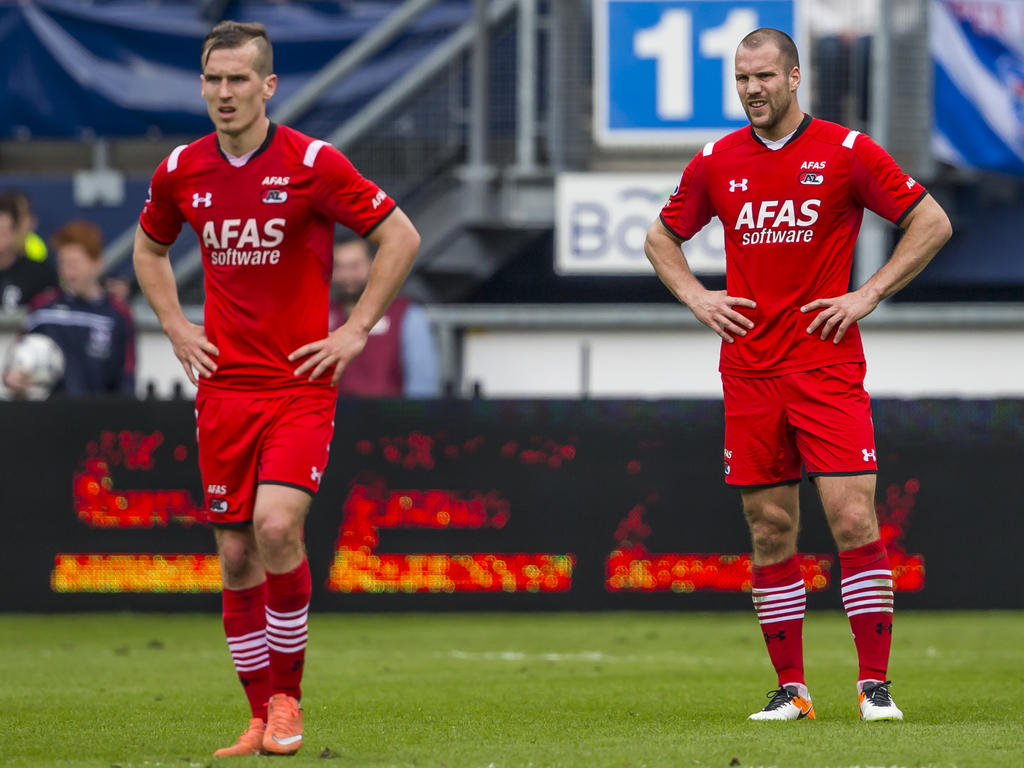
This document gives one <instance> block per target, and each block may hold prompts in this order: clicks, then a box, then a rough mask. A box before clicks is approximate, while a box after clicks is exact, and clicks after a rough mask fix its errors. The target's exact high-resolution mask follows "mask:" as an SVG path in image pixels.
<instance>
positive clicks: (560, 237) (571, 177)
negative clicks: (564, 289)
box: [555, 173, 725, 275]
mask: <svg viewBox="0 0 1024 768" xmlns="http://www.w3.org/2000/svg"><path fill="white" fill-rule="evenodd" d="M678 182H679V175H673V174H661V173H562V174H559V176H558V179H557V180H556V183H555V271H556V272H558V274H560V275H586V274H589V275H639V274H646V275H650V274H654V268H653V267H651V264H650V262H649V261H648V260H647V257H646V256H645V255H644V236H645V235H646V234H647V229H648V227H650V226H651V223H652V222H654V221H655V220H656V219H657V218H658V215H659V214H660V213H661V208H662V206H664V205H665V202H666V201H667V200H668V198H669V195H671V194H672V192H673V190H674V189H675V188H676V184H677V183H678ZM683 252H684V253H685V254H686V260H687V262H688V263H689V265H690V269H692V270H693V271H694V272H695V273H697V274H706V275H709V274H711V275H722V274H725V232H724V231H723V230H722V224H721V222H720V221H719V220H718V219H717V218H716V219H712V220H711V222H710V223H709V224H708V225H707V226H706V227H704V229H702V230H701V231H700V232H699V233H697V235H696V236H694V237H693V238H691V239H690V240H687V241H686V242H685V243H683Z"/></svg>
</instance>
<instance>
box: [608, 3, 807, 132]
mask: <svg viewBox="0 0 1024 768" xmlns="http://www.w3.org/2000/svg"><path fill="white" fill-rule="evenodd" d="M797 6H798V3H797V0H748V1H747V2H730V1H729V0H595V3H594V105H595V109H594V137H595V139H596V140H597V142H598V143H599V144H604V145H619V146H628V145H643V144H696V143H703V142H706V141H711V140H712V139H715V138H718V137H719V136H721V135H722V134H723V133H725V132H728V131H730V130H734V129H736V128H739V127H740V126H742V125H744V124H745V123H746V118H745V116H744V114H743V108H742V106H741V105H740V101H739V97H738V96H737V95H736V86H735V79H734V76H733V59H734V56H735V53H736V46H737V45H738V44H739V41H740V40H742V39H743V37H744V36H745V35H746V34H747V33H748V32H752V31H753V30H755V29H757V28H758V27H776V28H777V29H781V30H783V31H784V32H786V33H788V34H790V35H791V36H793V39H794V40H795V41H796V43H797V46H798V47H799V48H800V54H801V64H802V67H801V70H802V72H803V73H804V74H805V75H806V72H807V63H806V62H805V61H803V58H804V57H805V56H806V55H807V54H808V53H810V51H809V50H807V47H806V46H804V45H802V44H801V42H802V41H801V38H802V37H803V35H801V34H799V32H800V31H801V29H800V27H801V25H800V23H799V21H800V20H799V19H798V18H797V12H798V8H797ZM800 96H801V99H800V103H801V106H802V107H804V109H805V110H806V109H807V105H806V104H805V103H804V102H806V101H807V100H808V96H809V91H808V89H807V88H806V87H801V89H800Z"/></svg>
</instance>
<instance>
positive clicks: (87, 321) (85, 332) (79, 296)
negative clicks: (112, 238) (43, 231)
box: [4, 220, 135, 397]
mask: <svg viewBox="0 0 1024 768" xmlns="http://www.w3.org/2000/svg"><path fill="white" fill-rule="evenodd" d="M53 247H54V251H55V252H56V256H57V272H58V275H59V277H60V288H52V289H49V290H47V291H44V292H43V293H41V294H39V295H38V296H36V298H35V299H33V300H32V301H31V302H30V304H29V308H28V309H29V311H28V314H27V315H26V316H25V320H24V323H23V325H22V332H23V333H41V334H44V335H46V336H49V337H50V338H52V339H53V340H54V341H55V342H57V345H58V346H59V347H60V349H61V351H62V352H63V353H64V376H63V378H62V379H61V380H60V381H58V382H57V384H56V386H55V388H54V392H57V393H61V394H64V395H67V396H71V397H82V396H87V395H95V394H104V393H108V394H113V393H120V394H124V395H134V393H135V322H134V320H133V317H132V311H131V308H130V307H129V306H128V305H127V304H126V303H125V302H124V301H122V300H121V299H119V298H116V297H115V296H112V295H111V294H109V293H108V292H107V291H106V290H105V289H104V288H103V286H102V284H101V283H100V273H101V272H102V271H103V261H102V254H103V237H102V235H101V233H100V230H99V228H98V227H97V226H96V225H95V224H93V223H91V222H88V221H82V220H77V221H71V222H68V223H67V224H65V225H64V226H63V227H61V228H60V229H59V230H58V231H57V232H56V234H55V235H54V236H53ZM4 383H5V384H6V385H7V387H8V388H9V389H10V390H11V391H12V392H13V394H14V395H15V397H18V396H19V395H23V394H24V393H25V391H26V388H27V385H28V384H27V382H25V381H24V380H23V379H22V377H20V376H19V375H18V373H17V372H16V371H8V372H7V373H6V374H5V375H4Z"/></svg>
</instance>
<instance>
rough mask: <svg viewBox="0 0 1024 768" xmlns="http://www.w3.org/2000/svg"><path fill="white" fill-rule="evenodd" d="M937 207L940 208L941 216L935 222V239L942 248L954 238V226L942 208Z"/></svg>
mask: <svg viewBox="0 0 1024 768" xmlns="http://www.w3.org/2000/svg"><path fill="white" fill-rule="evenodd" d="M936 207H938V208H939V211H938V213H939V215H938V216H937V217H936V218H937V221H936V222H935V237H936V238H937V239H938V240H939V244H940V246H942V245H945V244H946V243H947V242H948V241H949V238H951V237H952V236H953V224H952V222H950V220H949V216H947V215H946V212H945V211H944V210H943V209H942V208H941V206H936Z"/></svg>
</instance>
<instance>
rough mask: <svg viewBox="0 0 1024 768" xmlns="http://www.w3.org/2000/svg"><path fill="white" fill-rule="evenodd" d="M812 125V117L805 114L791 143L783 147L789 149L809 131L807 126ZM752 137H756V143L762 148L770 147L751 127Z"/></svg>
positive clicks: (788, 142)
mask: <svg viewBox="0 0 1024 768" xmlns="http://www.w3.org/2000/svg"><path fill="white" fill-rule="evenodd" d="M810 124H811V116H810V115H808V114H804V119H803V120H801V121H800V125H798V126H797V129H796V130H795V131H793V135H792V136H790V137H789V141H787V142H786V143H785V144H783V145H782V146H784V147H788V146H789V145H790V144H792V143H793V142H794V141H796V140H797V139H799V138H800V136H801V134H802V133H803V132H804V131H806V130H807V126H809V125H810ZM750 135H751V136H753V137H754V141H756V142H757V143H758V144H760V145H761V146H762V147H767V146H768V144H767V142H766V141H765V140H764V139H762V138H761V137H760V136H758V135H757V132H756V131H755V130H754V126H750Z"/></svg>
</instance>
